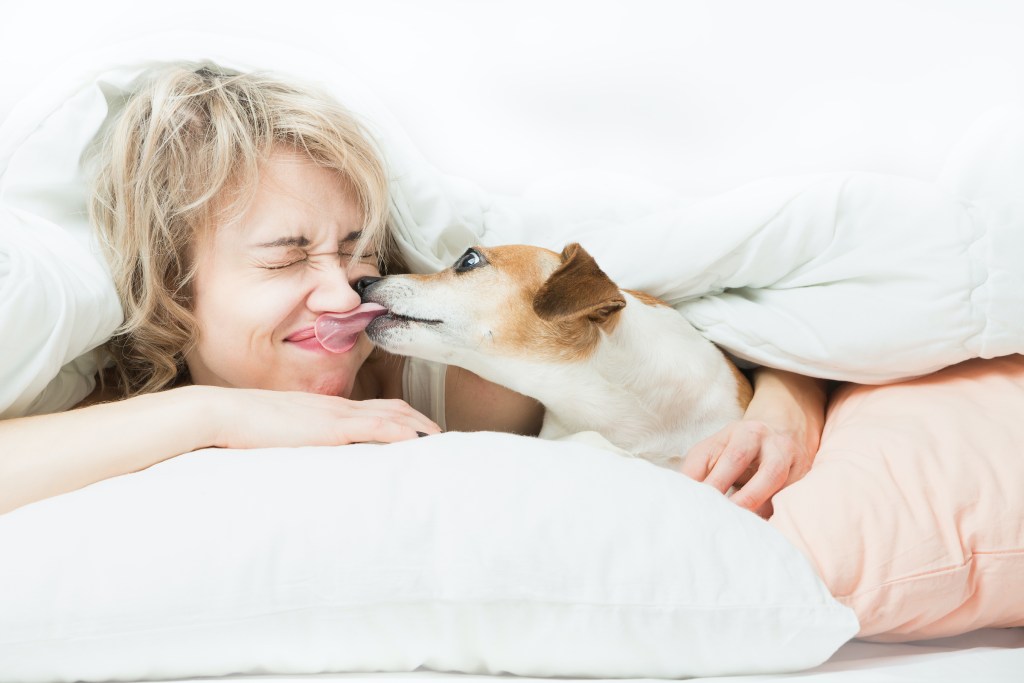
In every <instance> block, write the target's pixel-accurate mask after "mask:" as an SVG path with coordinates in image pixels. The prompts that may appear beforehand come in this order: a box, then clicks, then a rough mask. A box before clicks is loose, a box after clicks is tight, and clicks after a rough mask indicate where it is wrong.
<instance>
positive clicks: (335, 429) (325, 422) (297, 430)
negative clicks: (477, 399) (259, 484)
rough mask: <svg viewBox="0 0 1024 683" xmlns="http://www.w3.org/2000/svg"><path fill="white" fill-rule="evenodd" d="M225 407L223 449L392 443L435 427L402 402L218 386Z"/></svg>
mask: <svg viewBox="0 0 1024 683" xmlns="http://www.w3.org/2000/svg"><path fill="white" fill-rule="evenodd" d="M221 392H224V393H221V394H220V396H221V399H222V401H223V402H224V403H225V404H227V405H228V406H230V407H229V409H228V412H227V415H228V417H227V419H226V420H225V421H224V428H223V432H222V433H223V434H224V435H225V436H224V437H223V438H222V439H221V440H219V441H218V442H217V443H216V445H219V446H225V447H228V448H263V447H272V446H330V445H338V444H349V443H360V442H366V441H378V442H382V443H392V442H395V441H403V440H406V439H413V438H416V437H418V436H419V435H420V434H437V433H439V432H440V431H441V429H440V428H439V427H438V426H437V424H435V423H434V422H433V421H432V420H430V419H429V418H427V417H426V416H425V415H423V414H421V413H419V412H418V411H416V410H414V409H413V408H412V407H411V406H409V405H408V404H407V403H406V402H405V401H398V400H370V401H351V400H349V399H345V398H339V397H337V396H321V395H317V394H307V393H302V392H278V391H262V390H247V389H227V390H221Z"/></svg>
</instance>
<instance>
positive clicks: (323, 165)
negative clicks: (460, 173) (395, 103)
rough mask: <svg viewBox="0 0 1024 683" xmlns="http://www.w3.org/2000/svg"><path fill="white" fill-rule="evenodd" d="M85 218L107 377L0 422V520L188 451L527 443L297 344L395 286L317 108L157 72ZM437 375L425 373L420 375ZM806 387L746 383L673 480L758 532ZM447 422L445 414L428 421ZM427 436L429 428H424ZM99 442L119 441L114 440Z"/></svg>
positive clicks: (501, 403)
mask: <svg viewBox="0 0 1024 683" xmlns="http://www.w3.org/2000/svg"><path fill="white" fill-rule="evenodd" d="M97 149H98V153H97V156H96V161H97V164H98V169H97V172H96V178H97V180H96V187H95V193H94V198H93V202H92V207H91V213H92V220H93V223H94V226H95V227H96V229H97V230H98V231H99V233H100V235H101V238H102V240H101V241H102V242H103V244H104V245H105V247H106V253H107V257H108V260H109V262H110V265H111V270H112V272H113V274H114V278H115V283H116V286H117V289H118V293H119V295H120V297H121V301H122V305H123V308H124V312H125V323H124V325H123V327H122V329H121V331H120V333H119V334H118V335H117V336H115V337H114V339H112V340H111V342H110V344H109V350H110V352H111V355H112V357H113V360H114V370H115V371H114V372H113V373H112V374H111V376H110V377H109V378H108V381H106V382H102V381H101V382H100V388H98V389H97V391H96V392H94V394H93V395H92V396H90V397H89V399H87V400H86V401H85V402H84V403H83V404H81V405H80V406H79V407H78V408H79V409H76V410H72V411H69V412H65V413H60V414H54V415H45V416H37V417H29V418H19V419H11V420H6V421H4V422H2V423H0V442H2V443H3V444H4V449H3V453H2V455H0V481H2V482H3V485H2V487H0V513H2V512H6V511H9V510H12V509H14V508H16V507H18V506H20V505H24V504H27V503H30V502H33V501H36V500H40V499H43V498H46V497H49V496H53V495H57V494H59V493H63V492H66V491H71V490H74V489H77V488H80V487H82V486H85V485H88V484H90V483H93V482H96V481H100V480H103V479H106V478H109V477H113V476H117V475H119V474H124V473H128V472H133V471H137V470H140V469H144V468H146V467H148V466H150V465H153V464H155V463H157V462H160V461H162V460H165V459H167V458H170V457H174V456H176V455H179V454H182V453H187V452H190V451H193V450H196V449H199V448H204V447H223V448H257V447H272V446H299V445H335V444H346V443H353V442H361V441H380V442H394V441H400V440H404V439H409V438H415V437H417V436H424V435H427V434H433V433H437V432H439V431H440V430H441V427H440V426H439V425H438V422H443V423H444V426H445V428H447V429H453V430H499V431H511V432H518V433H523V434H536V433H537V432H538V431H539V428H540V423H541V420H542V417H543V410H542V408H541V406H540V405H538V404H537V403H536V402H534V401H533V400H532V399H529V398H526V397H524V396H521V395H519V394H516V393H514V392H512V391H509V390H507V389H505V388H503V387H499V386H497V385H494V384H491V383H489V382H486V381H484V380H482V379H481V378H479V377H476V376H475V375H473V374H471V373H469V372H466V371H464V370H461V369H459V368H447V370H441V372H440V375H439V377H440V380H439V381H434V382H433V385H432V386H433V391H427V392H426V395H427V396H428V397H429V396H434V397H435V398H434V399H432V400H427V401H426V402H418V403H417V408H420V409H421V410H424V411H427V412H429V413H434V414H433V415H432V418H433V419H431V418H430V417H427V416H425V415H424V414H423V413H422V412H420V410H416V409H414V408H413V407H411V406H410V405H409V404H408V403H406V402H405V400H403V399H408V398H409V397H410V396H409V394H410V391H411V389H410V387H411V386H413V385H416V384H422V383H424V382H426V383H427V384H430V376H431V372H432V371H431V369H430V368H425V369H424V366H423V365H422V364H419V363H408V362H406V360H405V359H402V358H397V357H393V356H389V355H388V354H386V353H384V352H382V351H379V350H374V349H372V348H371V345H370V343H369V340H368V339H367V338H366V337H365V335H359V336H358V337H357V338H356V339H355V341H354V345H353V347H352V348H351V349H350V350H349V351H348V352H346V353H342V354H334V353H330V352H327V351H326V350H325V349H324V348H323V347H322V346H320V344H319V343H318V342H316V340H315V339H314V338H313V327H314V323H315V321H316V319H317V317H318V316H320V315H321V314H323V313H330V312H335V313H344V312H348V311H351V310H353V309H355V308H356V307H357V306H359V303H360V301H359V296H358V294H357V293H356V292H355V290H354V289H353V285H354V283H355V282H356V281H357V280H358V279H359V278H361V277H364V276H368V275H376V274H379V272H380V271H381V270H387V269H388V268H389V267H394V266H395V264H396V263H397V259H396V258H394V256H395V255H394V254H393V251H392V249H391V248H390V243H391V240H390V235H389V232H388V226H387V181H386V174H385V171H384V169H383V166H382V164H381V162H380V161H379V159H378V157H377V154H376V152H375V150H374V147H373V145H372V143H371V142H370V141H369V139H368V138H367V136H366V135H365V134H364V133H363V132H362V131H361V129H360V128H359V126H358V124H357V123H356V122H355V121H354V119H353V118H352V117H351V115H350V114H348V113H347V112H346V111H345V110H343V109H342V108H340V107H339V106H338V105H337V104H335V103H333V102H332V101H331V100H330V99H329V98H326V97H324V96H321V95H319V94H316V93H312V92H308V91H305V90H303V89H300V88H295V87H292V86H291V85H289V84H286V83H282V82H280V81H278V80H275V79H272V78H268V77H265V76H261V75H254V74H244V75H243V74H234V73H229V72H226V71H224V70H221V69H219V68H217V67H214V66H212V65H175V66H171V67H168V68H163V69H159V70H156V71H154V72H153V73H151V74H150V75H149V77H148V78H146V79H145V82H144V83H143V84H142V85H141V86H140V87H139V88H138V90H137V91H136V92H135V94H134V95H133V96H132V97H131V98H130V100H129V101H128V103H127V104H126V106H125V109H124V111H123V112H122V113H121V114H120V115H119V116H118V117H117V118H116V120H114V121H113V122H111V124H110V127H109V129H108V130H107V131H106V132H105V133H104V135H103V136H102V140H100V141H99V144H98V147H97ZM435 374H436V373H435ZM824 400H825V394H824V390H823V387H822V383H820V382H818V381H817V380H811V379H808V378H804V377H800V376H798V375H793V374H790V373H784V372H779V371H773V370H768V369H764V370H760V371H758V372H756V373H755V395H754V400H753V401H752V403H751V405H750V408H749V410H748V412H747V414H746V416H745V419H744V420H743V421H741V422H738V423H736V424H734V425H732V426H730V427H729V428H727V429H726V430H724V431H723V432H722V433H720V434H718V435H716V436H715V437H712V438H711V439H708V440H707V441H706V442H704V443H702V444H699V445H698V446H697V447H695V448H694V450H693V451H691V453H690V454H689V455H688V457H687V460H686V465H685V472H686V473H687V474H689V475H690V476H693V477H694V478H696V479H698V480H703V481H706V482H708V483H709V484H711V485H713V486H715V487H716V488H718V489H719V490H721V491H723V492H724V491H726V490H728V489H729V488H730V487H731V486H732V485H734V484H738V485H741V486H742V488H740V489H739V491H738V492H737V493H736V494H734V496H733V499H734V500H735V501H736V502H737V503H738V504H740V505H743V506H744V507H747V508H749V509H752V510H759V511H761V512H762V513H764V512H766V511H767V510H768V508H767V507H766V503H767V501H769V500H770V497H771V495H772V494H774V493H775V492H776V491H777V490H779V489H780V488H781V487H782V486H784V485H786V484H788V483H791V482H792V481H795V480H796V479H798V478H800V477H801V476H803V474H804V473H806V471H807V470H808V469H809V467H810V463H811V459H812V457H813V453H814V452H815V450H816V447H817V442H818V438H819V436H820V433H821V428H822V425H823V421H824V417H823V412H824V411H823V406H824ZM442 405H443V407H442ZM435 420H436V421H435ZM111 434H114V435H116V437H115V438H111Z"/></svg>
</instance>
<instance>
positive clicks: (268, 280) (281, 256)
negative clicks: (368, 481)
mask: <svg viewBox="0 0 1024 683" xmlns="http://www.w3.org/2000/svg"><path fill="white" fill-rule="evenodd" d="M361 226H362V212H361V211H360V208H359V206H358V203H357V202H356V201H355V199H354V197H353V196H352V195H351V193H350V191H349V189H348V187H347V185H346V183H345V181H344V180H343V179H342V178H341V177H340V176H339V175H338V174H337V173H336V172H334V171H331V170H329V169H325V168H322V167H319V166H317V165H316V164H314V163H313V162H312V161H311V160H310V159H308V158H306V157H303V156H301V155H298V154H296V153H293V152H290V151H283V150H282V151H279V152H276V153H275V154H274V155H273V156H271V158H270V159H269V160H268V161H267V162H266V163H265V164H264V165H263V167H262V168H261V173H260V183H259V187H258V188H257V190H256V195H255V197H254V199H253V202H252V205H251V206H250V207H249V210H248V211H247V212H246V213H245V214H244V215H243V216H242V217H241V218H240V219H239V220H238V221H235V222H232V223H226V224H223V225H217V226H214V228H213V230H211V231H209V232H208V234H207V236H206V237H205V238H203V239H201V240H200V241H199V244H197V248H196V254H195V258H196V267H197V271H196V279H195V281H194V289H193V292H194V307H195V308H194V312H195V315H196V318H197V319H198V322H199V343H198V345H197V346H196V348H195V349H194V350H193V351H192V352H191V353H189V354H188V355H187V356H186V361H187V363H188V367H189V371H190V373H191V375H192V381H193V382H195V383H196V384H213V385H218V386H230V387H251V388H261V389H278V390H297V391H309V392H315V393H320V394H331V395H336V396H351V395H352V389H353V386H354V383H355V378H356V373H357V372H358V370H359V368H360V367H361V366H362V364H363V361H365V360H366V358H367V356H368V355H369V353H370V349H371V345H370V341H369V339H367V337H366V335H365V334H360V335H359V339H358V341H357V342H356V345H355V346H354V347H353V348H352V349H351V350H350V351H348V352H346V353H340V354H336V353H332V352H330V351H327V350H325V349H324V348H323V347H322V346H321V345H320V343H319V342H318V341H317V340H316V338H315V337H314V336H313V325H314V323H315V321H316V319H317V317H318V316H319V315H320V314H321V313H327V312H341V313H343V312H348V311H351V310H352V309H354V308H355V307H357V306H359V303H360V300H359V295H358V294H357V293H356V292H355V290H353V288H352V285H353V284H354V283H355V282H356V280H358V279H359V278H361V277H365V276H369V275H379V273H378V271H377V267H376V254H375V253H370V254H366V255H364V258H363V260H362V261H359V262H352V259H351V256H350V254H351V253H352V249H353V248H354V246H355V240H356V238H357V237H358V236H359V231H360V230H361Z"/></svg>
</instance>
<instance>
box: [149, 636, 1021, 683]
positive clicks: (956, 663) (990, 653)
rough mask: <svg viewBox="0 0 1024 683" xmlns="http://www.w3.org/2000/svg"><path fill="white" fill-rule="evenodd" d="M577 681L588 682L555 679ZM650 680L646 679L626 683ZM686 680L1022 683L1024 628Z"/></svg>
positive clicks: (355, 677)
mask: <svg viewBox="0 0 1024 683" xmlns="http://www.w3.org/2000/svg"><path fill="white" fill-rule="evenodd" d="M510 678H512V677H510V676H476V675H466V674H455V673H442V672H436V671H415V672H411V673H374V674H365V673H359V674H316V675H303V676H277V675H260V676H227V677H222V678H189V679H180V680H176V681H169V682H168V683H202V682H203V681H232V682H237V681H254V682H256V681H258V682H259V683H323V682H325V681H328V682H329V681H336V682H338V683H353V682H354V681H366V682H367V683H377V682H379V681H394V680H402V681H409V682H410V683H426V682H434V681H450V682H452V683H455V682H456V681H458V682H459V683H463V682H464V683H469V682H470V681H492V682H496V681H500V680H506V679H510ZM516 680H521V681H546V680H548V679H540V678H516ZM558 680H560V681H566V682H569V681H581V680H593V679H575V678H573V679H569V678H566V679H558ZM629 680H635V681H640V680H650V679H629ZM689 680H691V681H698V682H699V681H708V682H709V683H711V682H715V683H725V682H727V681H789V680H800V681H801V682H805V681H806V682H807V683H906V682H908V681H928V682H929V683H944V682H947V681H948V682H950V683H952V682H954V681H955V682H957V683H961V682H975V681H978V682H982V681H983V682H984V683H1004V682H1005V683H1021V681H1024V628H1012V629H983V630H980V631H975V632H973V633H967V634H965V635H962V636H957V637H956V638H943V639H939V640H929V641H921V642H916V643H869V642H865V641H859V640H854V641H851V642H849V643H847V644H846V645H844V646H843V647H842V648H840V649H839V651H838V652H836V654H835V655H833V656H832V658H831V659H829V660H828V661H827V662H825V663H824V664H822V665H821V666H819V667H817V668H815V669H811V670H809V671H804V672H800V673H794V674H772V675H765V676H724V677H718V678H693V679H689Z"/></svg>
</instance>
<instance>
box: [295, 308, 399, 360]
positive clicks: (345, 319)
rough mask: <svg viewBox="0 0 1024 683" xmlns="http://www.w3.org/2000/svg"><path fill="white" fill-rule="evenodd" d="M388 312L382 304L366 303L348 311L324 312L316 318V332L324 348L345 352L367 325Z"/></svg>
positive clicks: (335, 351) (353, 344)
mask: <svg viewBox="0 0 1024 683" xmlns="http://www.w3.org/2000/svg"><path fill="white" fill-rule="evenodd" d="M387 312H388V311H387V309H386V308H384V307H383V306H381V305H380V304H371V303H366V304H361V305H359V306H357V307H356V308H354V309H352V310H351V311H348V312H346V313H324V314H322V315H321V316H320V317H319V318H317V319H316V325H315V326H314V334H315V335H316V339H317V341H318V343H319V344H321V345H322V346H323V348H325V349H327V350H328V351H330V352H332V353H345V352H347V351H349V350H350V349H351V348H352V347H354V346H355V345H356V342H357V341H358V340H359V335H360V334H362V332H363V330H365V329H366V326H367V325H369V324H370V323H371V322H373V321H374V320H375V319H376V318H379V317H380V316H382V315H384V314H386V313H387ZM304 332H305V331H303V333H304Z"/></svg>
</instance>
